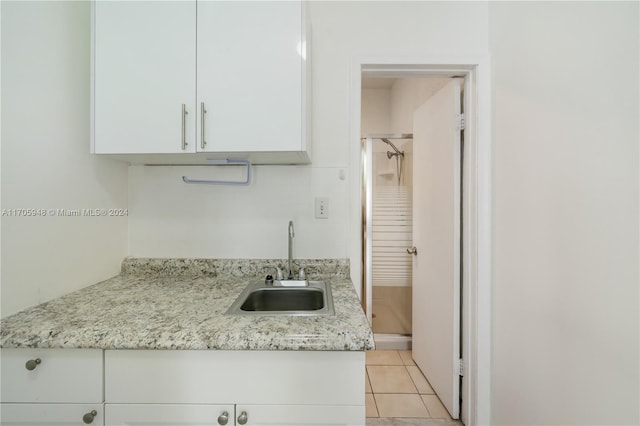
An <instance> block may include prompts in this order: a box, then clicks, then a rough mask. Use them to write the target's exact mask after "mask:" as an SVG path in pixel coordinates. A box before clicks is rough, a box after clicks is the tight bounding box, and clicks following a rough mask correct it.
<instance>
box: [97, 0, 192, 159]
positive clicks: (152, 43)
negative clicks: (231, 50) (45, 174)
mask: <svg viewBox="0 0 640 426" xmlns="http://www.w3.org/2000/svg"><path fill="white" fill-rule="evenodd" d="M93 25H94V27H93V28H94V74H93V75H94V102H93V106H94V116H93V118H94V135H93V136H94V152H95V153H99V154H130V153H182V152H195V117H196V114H195V112H196V110H195V105H196V75H195V61H196V44H195V40H196V2H195V1H158V2H129V1H122V2H121V1H96V2H94V22H93ZM183 105H184V109H185V117H184V118H185V123H184V130H183V125H182V120H183V114H182V112H183V111H182V106H183ZM183 134H184V138H185V142H186V149H183Z"/></svg>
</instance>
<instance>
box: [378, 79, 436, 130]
mask: <svg viewBox="0 0 640 426" xmlns="http://www.w3.org/2000/svg"><path fill="white" fill-rule="evenodd" d="M448 81H449V79H448V78H401V79H398V80H396V82H395V83H394V84H393V87H392V89H391V131H392V133H413V113H414V111H415V110H416V109H418V108H419V107H420V106H421V105H422V104H423V103H425V102H426V100H427V99H429V98H430V97H431V96H433V94H434V93H436V92H437V91H438V90H440V89H442V88H443V87H444V85H445V84H447V82H448Z"/></svg>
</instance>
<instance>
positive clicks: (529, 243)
mask: <svg viewBox="0 0 640 426" xmlns="http://www.w3.org/2000/svg"><path fill="white" fill-rule="evenodd" d="M638 13H639V8H638V3H637V2H628V3H611V2H593V3H581V2H568V3H554V2H535V3H524V2H523V3H520V2H513V3H511V2H504V3H503V2H496V3H492V4H491V6H490V15H489V16H490V28H491V32H490V40H491V62H492V92H493V111H492V115H493V150H494V153H493V165H494V176H493V182H494V184H493V195H494V203H493V222H494V232H493V243H494V251H493V273H494V279H493V300H492V313H493V329H492V369H491V372H492V378H491V381H492V392H491V400H492V418H493V421H492V424H496V425H524V424H528V425H588V424H591V425H596V424H598V425H603V424H606V425H613V424H626V425H632V424H633V425H637V424H639V423H640V418H639V413H638V410H639V400H640V395H639V389H638V386H639V383H638V380H639V371H638V362H639V361H638V360H639V356H640V354H639V351H638V336H639V329H638V320H639V319H638V300H639V299H638V296H639V295H638V288H639V284H638V282H639V275H638V262H639V251H638V218H639V211H638V190H639V188H638V181H639V176H638V140H639V136H640V134H639V131H638V117H639V116H640V111H639V110H638V103H639V96H638V76H639V75H640V74H639V71H640V70H639V67H638V63H639V57H638V51H639V36H640V34H639V33H638Z"/></svg>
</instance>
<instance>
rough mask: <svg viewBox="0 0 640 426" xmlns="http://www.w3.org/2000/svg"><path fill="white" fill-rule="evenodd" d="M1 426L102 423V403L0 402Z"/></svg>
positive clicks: (99, 424) (95, 424)
mask: <svg viewBox="0 0 640 426" xmlns="http://www.w3.org/2000/svg"><path fill="white" fill-rule="evenodd" d="M0 409H1V410H2V414H1V418H2V419H1V420H0V424H1V425H2V426H53V425H60V426H62V425H64V426H71V425H92V426H102V425H104V416H103V413H102V410H103V406H102V404H2V406H1V407H0Z"/></svg>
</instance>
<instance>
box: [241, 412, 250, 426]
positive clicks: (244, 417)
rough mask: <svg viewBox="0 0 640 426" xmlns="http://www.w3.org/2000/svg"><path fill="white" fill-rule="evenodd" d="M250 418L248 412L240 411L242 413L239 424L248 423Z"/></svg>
mask: <svg viewBox="0 0 640 426" xmlns="http://www.w3.org/2000/svg"><path fill="white" fill-rule="evenodd" d="M248 419H249V417H248V416H247V412H246V411H243V412H242V413H240V415H239V416H238V424H241V425H246V424H247V420H248Z"/></svg>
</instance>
